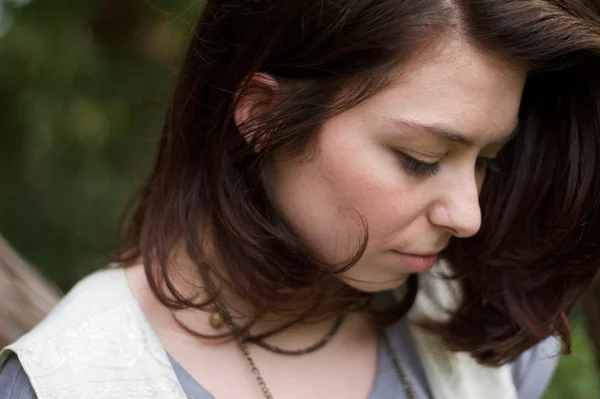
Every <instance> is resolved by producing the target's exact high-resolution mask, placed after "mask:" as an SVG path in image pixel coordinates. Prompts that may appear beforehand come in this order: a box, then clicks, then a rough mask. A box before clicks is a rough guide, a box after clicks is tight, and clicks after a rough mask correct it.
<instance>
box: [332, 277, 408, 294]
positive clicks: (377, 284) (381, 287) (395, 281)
mask: <svg viewBox="0 0 600 399" xmlns="http://www.w3.org/2000/svg"><path fill="white" fill-rule="evenodd" d="M340 279H341V280H342V281H343V282H344V284H346V285H348V286H349V287H352V288H354V289H356V290H358V291H361V292H367V293H376V292H383V291H389V290H393V289H395V288H398V287H400V286H402V285H404V283H406V280H407V279H408V275H402V276H400V277H395V278H388V279H383V278H382V279H378V280H375V279H371V280H366V279H364V278H363V279H359V278H357V277H352V278H350V277H349V276H344V275H342V276H340Z"/></svg>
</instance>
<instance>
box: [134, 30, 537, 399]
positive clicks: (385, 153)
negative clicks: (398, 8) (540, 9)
mask: <svg viewBox="0 0 600 399" xmlns="http://www.w3.org/2000/svg"><path fill="white" fill-rule="evenodd" d="M437 49H438V50H436V51H431V52H430V53H428V54H426V56H424V57H421V58H419V59H417V60H414V61H413V63H412V64H411V65H408V66H407V67H405V69H404V70H403V71H401V73H400V74H399V75H398V77H397V78H396V79H394V81H393V82H392V83H391V84H390V85H389V86H388V87H387V88H386V89H384V90H383V91H381V92H380V93H378V94H376V95H375V96H373V97H372V98H370V99H368V100H367V101H365V102H363V103H362V104H360V105H358V106H356V107H355V108H352V109H350V110H348V111H346V112H344V113H342V114H340V115H339V116H337V117H335V118H333V119H331V120H329V121H327V122H326V123H325V125H324V126H323V129H322V132H321V135H320V137H319V143H318V149H317V151H316V153H315V154H313V156H311V157H309V158H306V157H304V158H302V159H297V160H285V161H280V162H275V163H274V164H273V165H271V167H270V168H269V170H268V171H267V173H266V178H267V184H268V187H269V189H270V193H271V196H272V200H273V201H274V202H275V204H276V205H277V206H278V207H279V209H280V211H281V213H282V215H283V216H284V217H285V218H286V219H287V221H288V222H289V223H290V225H291V226H292V227H293V228H294V229H295V230H296V232H297V233H298V234H299V235H300V236H301V237H302V238H303V239H304V240H306V242H307V243H309V244H310V246H311V247H312V248H313V249H314V251H315V252H316V253H317V254H319V256H321V257H322V258H323V259H325V260H327V261H329V262H341V261H343V260H345V259H346V258H347V257H348V256H349V255H350V254H352V252H353V251H354V250H355V249H356V245H357V243H358V241H359V239H360V237H361V230H360V228H359V227H360V223H359V219H358V218H357V215H358V214H360V215H361V216H362V217H363V219H364V220H365V221H366V222H367V224H368V228H369V241H368V246H367V250H366V252H365V254H364V256H363V257H362V258H361V259H360V261H359V262H358V264H356V265H355V266H354V267H353V268H352V269H350V270H349V271H347V272H346V273H344V274H342V275H341V276H340V278H342V279H344V281H345V282H347V283H348V284H350V285H352V286H354V287H356V288H358V289H361V290H365V291H381V290H386V289H390V288H394V287H397V286H399V285H401V284H402V282H403V281H404V280H405V278H406V276H407V275H408V274H409V273H411V272H413V270H410V268H409V267H408V266H409V265H407V264H406V263H407V262H405V261H404V260H403V258H402V257H399V256H398V255H397V254H395V252H394V251H400V252H404V253H412V254H426V253H435V252H439V251H441V250H442V249H443V248H444V247H445V246H446V245H447V243H448V241H449V239H450V238H451V237H452V236H456V237H468V236H470V235H473V234H475V233H476V232H477V231H478V229H479V227H480V221H481V215H480V213H481V212H480V208H479V203H478V193H479V190H480V188H481V185H482V183H483V181H484V178H485V174H486V171H485V169H484V168H477V167H476V165H477V164H479V163H481V162H478V161H477V159H478V157H481V156H485V157H492V158H493V157H495V156H496V155H497V153H498V152H499V151H500V150H501V147H502V144H501V143H502V142H504V141H506V140H507V139H508V137H509V136H510V135H511V134H512V132H513V130H514V128H515V125H516V121H517V115H518V110H519V104H520V99H521V93H522V90H523V86H524V82H525V78H526V71H524V70H522V69H520V68H518V67H516V66H514V65H510V64H509V63H506V62H503V61H502V60H499V59H496V58H494V57H493V56H490V55H487V54H485V53H482V52H480V51H479V50H477V49H476V48H474V47H471V46H470V45H468V44H466V43H465V42H463V41H461V40H458V39H449V41H448V42H445V43H440V46H437ZM440 49H441V50H440ZM251 104H252V101H246V100H244V101H241V102H240V108H239V109H238V112H237V113H236V120H237V121H238V122H239V121H240V120H242V121H243V118H244V117H245V116H246V115H248V114H250V113H251V111H252V110H251V109H250V108H249V107H251ZM392 120H402V121H403V122H397V121H396V122H393V121H392ZM417 125H436V126H438V127H439V126H444V127H445V128H446V129H447V130H452V131H454V132H460V134H462V135H463V136H464V138H466V139H468V140H469V141H471V142H472V143H471V144H472V145H469V146H467V145H464V144H460V143H457V142H454V141H451V140H447V139H444V138H441V137H439V135H436V134H433V133H431V132H428V131H427V130H426V129H423V128H418V127H416V126H417ZM399 153H406V154H408V155H409V156H410V157H413V158H416V159H418V160H420V161H425V162H429V163H433V162H439V166H438V168H437V170H436V173H429V172H428V173H424V174H423V173H415V171H414V170H412V169H411V168H410V166H411V165H412V166H414V162H413V161H407V160H406V158H405V157H404V156H403V155H399ZM421 169H422V170H421V172H422V171H423V170H424V169H423V168H421ZM487 173H491V172H487ZM126 273H127V276H128V280H129V283H130V286H131V288H132V291H133V293H134V295H135V297H136V298H137V300H138V302H139V303H140V306H141V307H142V310H143V311H144V313H145V314H146V316H147V317H148V320H149V322H150V324H151V325H152V327H153V328H154V329H155V331H156V332H157V334H158V336H159V338H160V340H161V342H162V344H163V346H164V347H165V349H166V350H167V352H169V353H170V354H171V356H173V357H174V358H175V359H176V360H177V361H178V362H179V363H180V364H181V365H182V366H183V367H184V368H185V369H186V370H187V371H188V372H189V373H190V374H191V375H192V376H193V377H194V378H195V379H196V380H197V381H198V382H199V383H200V384H201V385H203V386H204V387H205V388H206V389H208V390H209V391H210V392H211V393H212V394H213V395H214V396H215V397H217V398H235V397H243V398H250V399H252V398H256V399H260V398H263V396H262V393H261V391H260V390H259V389H258V386H257V383H256V381H255V379H254V376H253V375H252V373H251V371H250V369H249V368H248V365H247V363H246V360H245V358H244V356H243V354H242V353H241V351H240V349H239V348H238V347H237V345H236V344H235V343H234V342H227V343H222V344H214V343H213V342H208V341H203V340H200V339H197V338H195V337H193V336H191V335H190V334H189V333H188V332H186V331H185V330H183V329H182V328H181V327H180V326H178V324H177V323H176V322H175V320H174V317H173V316H174V315H173V313H171V311H170V310H168V309H166V308H164V307H163V306H162V305H161V304H160V303H159V302H158V301H157V300H156V298H155V297H154V296H153V295H152V293H151V292H150V290H149V288H148V284H147V281H146V277H145V275H144V272H143V269H142V268H141V267H140V266H137V267H132V268H128V269H126ZM177 317H178V318H179V319H180V320H181V321H182V322H184V323H185V324H187V325H188V326H189V327H190V328H192V329H195V330H197V331H200V332H203V333H211V332H213V331H212V330H211V329H210V327H209V325H208V314H206V313H204V312H201V311H197V310H194V311H187V312H178V313H177ZM330 326H331V320H325V321H323V322H321V323H313V324H301V325H297V326H294V327H293V328H290V329H289V330H286V331H284V332H282V333H280V334H277V335H275V336H273V337H271V338H270V339H269V342H271V343H272V344H275V345H278V346H282V347H286V348H298V347H305V346H307V345H310V344H311V343H314V342H315V341H316V340H318V339H320V338H321V337H322V336H323V334H324V333H325V331H327V330H328V329H329V327H330ZM377 350H378V336H377V333H376V331H375V330H374V329H373V327H372V326H371V324H370V323H369V321H368V320H367V318H366V317H365V316H364V315H362V314H360V313H351V314H350V315H349V316H348V318H347V319H346V320H345V321H344V323H343V324H342V327H341V329H340V331H339V333H338V334H337V335H336V336H335V337H334V339H333V340H332V341H331V342H330V343H329V344H327V345H326V346H325V347H324V348H322V349H320V350H319V351H317V352H314V353H312V354H309V355H304V356H300V357H286V356H278V355H275V354H272V353H270V352H267V351H264V350H260V349H257V348H255V347H251V348H250V351H251V354H252V357H253V358H254V360H255V362H256V364H257V365H258V367H259V368H260V371H261V373H262V375H263V377H264V378H265V380H266V382H267V384H268V386H269V388H270V390H271V392H272V393H273V395H274V396H275V397H285V398H286V399H295V398H298V399H299V398H307V397H310V398H317V399H320V398H327V399H331V398H344V399H364V398H366V397H367V396H368V393H369V391H370V390H371V387H372V383H373V381H374V378H375V375H376V369H377V367H376V365H377ZM331 370H335V373H332V372H331Z"/></svg>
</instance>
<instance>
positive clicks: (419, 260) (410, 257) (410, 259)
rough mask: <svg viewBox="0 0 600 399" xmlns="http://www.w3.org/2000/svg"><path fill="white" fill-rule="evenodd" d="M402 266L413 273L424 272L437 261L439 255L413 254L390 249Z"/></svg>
mask: <svg viewBox="0 0 600 399" xmlns="http://www.w3.org/2000/svg"><path fill="white" fill-rule="evenodd" d="M392 252H393V253H394V256H395V257H396V258H397V259H398V260H399V261H400V263H401V264H402V266H404V267H405V268H406V269H408V270H410V271H411V272H414V273H424V272H426V271H428V270H430V269H431V268H432V267H433V266H434V265H435V264H436V263H437V261H438V259H439V255H438V254H437V253H436V254H430V255H415V254H406V253H403V252H398V251H392Z"/></svg>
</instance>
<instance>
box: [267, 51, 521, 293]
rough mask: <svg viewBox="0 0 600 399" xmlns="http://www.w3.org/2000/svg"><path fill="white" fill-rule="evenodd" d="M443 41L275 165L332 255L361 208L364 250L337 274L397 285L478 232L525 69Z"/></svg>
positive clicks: (279, 187) (280, 192) (380, 286)
mask: <svg viewBox="0 0 600 399" xmlns="http://www.w3.org/2000/svg"><path fill="white" fill-rule="evenodd" d="M440 44H441V46H440V47H438V49H437V50H436V51H435V52H433V51H431V52H430V53H429V54H428V55H424V56H422V57H420V58H419V59H418V60H415V61H414V62H413V63H412V64H411V65H409V66H408V67H407V68H405V69H404V70H403V72H402V73H401V74H400V75H399V76H398V77H397V78H396V79H395V80H394V81H392V83H391V84H390V85H389V86H388V87H387V88H386V89H384V90H383V91H381V92H380V93H378V94H376V95H375V96H373V97H371V98H370V99H368V100H367V101H365V102H363V103H362V104H360V105H358V106H356V107H354V108H352V109H350V110H348V111H346V112H344V113H342V114H340V115H339V116H337V117H335V118H333V119H331V120H329V121H328V122H326V123H325V125H324V126H323V129H322V131H321V134H320V137H319V142H318V146H317V151H316V153H315V155H314V156H312V157H310V158H303V159H297V160H292V161H290V160H287V161H277V162H275V163H274V164H273V165H272V167H271V168H269V171H268V172H267V182H268V186H269V188H270V191H271V193H272V196H273V200H274V201H275V203H276V206H277V207H278V208H279V209H280V211H281V212H282V214H283V215H284V217H285V218H286V219H287V221H288V222H289V223H290V224H291V226H292V227H293V228H294V229H295V231H296V232H297V233H298V234H299V235H300V237H301V238H302V239H304V240H305V241H306V242H308V243H309V245H310V246H311V248H312V249H313V250H314V251H315V252H316V254H317V255H318V256H320V257H321V258H322V259H323V260H325V261H327V262H343V261H345V260H347V259H348V258H349V257H350V256H351V255H353V254H354V253H355V251H356V250H357V249H358V245H359V244H360V239H361V237H362V236H363V235H362V234H363V230H362V227H361V226H362V224H361V220H360V217H359V215H360V216H362V218H363V220H364V221H365V222H366V225H367V226H368V233H369V237H368V245H367V248H366V251H365V253H364V255H363V256H362V258H361V259H360V261H359V262H358V263H357V264H356V265H355V266H354V267H353V268H351V269H350V270H348V271H346V272H345V273H343V274H340V278H342V279H343V280H344V281H345V282H346V283H347V284H348V285H351V286H353V287H355V288H357V289H360V290H363V291H380V290H386V289H390V288H394V287H396V286H399V285H400V284H402V283H403V282H404V281H405V279H406V277H407V275H408V274H410V273H415V272H423V271H425V270H427V269H429V268H430V267H431V266H432V264H433V262H434V261H435V259H436V258H435V255H436V254H437V253H439V252H440V251H442V250H443V249H444V248H445V247H446V246H447V244H448V241H449V240H450V238H451V237H452V236H455V237H469V236H472V235H474V234H475V233H477V231H478V230H479V228H480V224H481V211H480V207H479V199H478V197H479V191H480V188H481V185H482V183H483V181H484V179H485V175H486V173H487V174H489V173H494V172H493V171H492V170H491V169H492V167H489V168H488V169H487V170H486V167H488V166H489V165H490V164H493V161H491V162H490V161H489V159H493V158H495V157H496V156H497V154H498V152H499V151H500V150H501V148H502V146H503V145H504V144H505V143H506V142H507V140H509V139H510V138H511V136H512V135H513V133H514V132H515V130H516V128H517V120H518V118H517V116H518V111H519V104H520V100H521V93H522V90H523V85H524V83H525V78H526V71H525V70H523V69H520V68H518V67H516V66H514V65H510V64H509V63H507V62H504V61H503V60H501V59H497V58H494V57H492V56H490V55H486V54H484V53H482V52H480V51H479V50H477V49H476V48H474V47H472V46H470V45H469V44H466V43H464V42H460V41H458V40H456V41H452V42H448V43H440ZM414 255H416V256H414ZM423 255H432V256H423Z"/></svg>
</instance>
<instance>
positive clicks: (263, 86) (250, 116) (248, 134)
mask: <svg viewBox="0 0 600 399" xmlns="http://www.w3.org/2000/svg"><path fill="white" fill-rule="evenodd" d="M278 87H279V83H278V82H277V81H276V80H275V79H274V78H273V77H272V76H270V75H268V74H265V73H255V74H253V75H252V76H251V77H250V78H249V79H246V80H244V83H243V84H241V85H240V88H239V90H238V92H237V93H236V99H235V100H236V104H235V110H234V113H233V118H234V121H235V124H236V126H237V128H238V130H239V132H240V134H242V135H243V137H244V140H245V141H246V142H247V143H248V144H250V145H253V146H256V137H255V133H256V129H255V127H256V125H257V123H258V122H259V118H261V117H263V116H264V115H265V113H267V112H269V109H270V107H271V104H272V103H273V101H274V97H275V96H276V93H277V89H278Z"/></svg>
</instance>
